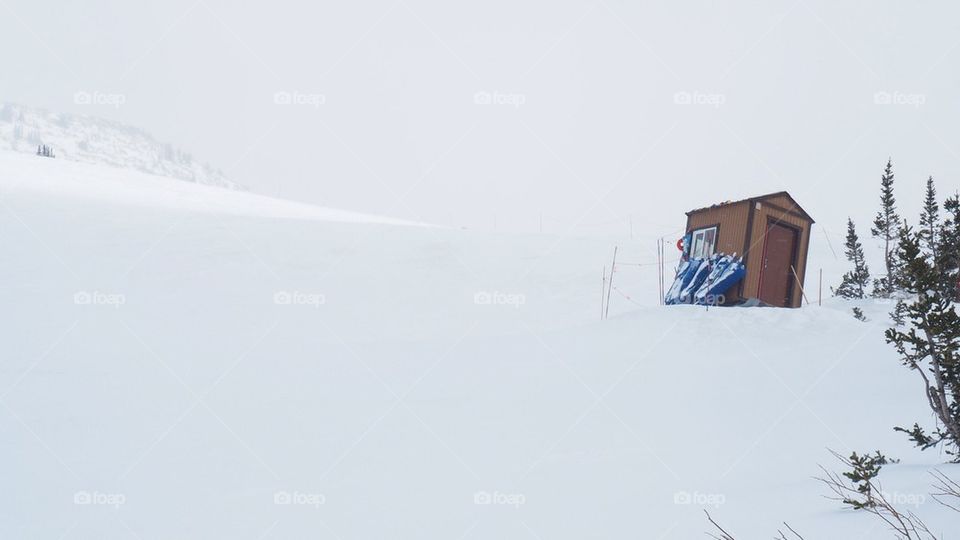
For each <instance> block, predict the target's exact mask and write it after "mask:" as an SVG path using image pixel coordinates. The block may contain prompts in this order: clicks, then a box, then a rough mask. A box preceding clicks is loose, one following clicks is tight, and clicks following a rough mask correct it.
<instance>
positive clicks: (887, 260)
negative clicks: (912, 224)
mask: <svg viewBox="0 0 960 540" xmlns="http://www.w3.org/2000/svg"><path fill="white" fill-rule="evenodd" d="M899 230H900V216H899V215H897V200H896V198H895V197H894V196H893V162H892V160H889V159H888V160H887V166H886V168H884V170H883V176H881V177H880V211H879V212H878V213H877V217H876V218H875V219H874V220H873V228H871V229H870V232H871V233H872V234H873V237H874V238H880V239H881V240H883V262H884V265H885V266H886V270H887V275H886V276H884V278H882V279H879V280H877V283H876V285H877V286H876V287H875V288H874V294H876V295H877V296H882V297H885V298H886V297H889V296H890V293H891V292H893V289H894V284H895V283H896V262H897V260H896V259H897V257H896V249H895V247H896V241H897V238H898V236H899Z"/></svg>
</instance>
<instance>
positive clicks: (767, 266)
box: [760, 223, 797, 307]
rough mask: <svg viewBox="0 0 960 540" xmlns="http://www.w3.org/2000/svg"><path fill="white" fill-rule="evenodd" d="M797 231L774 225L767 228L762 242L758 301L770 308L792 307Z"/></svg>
mask: <svg viewBox="0 0 960 540" xmlns="http://www.w3.org/2000/svg"><path fill="white" fill-rule="evenodd" d="M796 248H797V231H795V230H794V229H791V228H790V227H784V226H783V225H778V224H776V223H771V224H770V225H768V226H767V234H766V236H765V237H764V241H763V267H762V269H761V270H760V300H762V301H763V302H766V303H767V304H770V305H771V306H782V307H792V302H791V301H790V296H791V292H793V286H792V285H793V273H792V272H791V271H790V267H791V265H793V264H794V260H793V257H794V254H795V253H796Z"/></svg>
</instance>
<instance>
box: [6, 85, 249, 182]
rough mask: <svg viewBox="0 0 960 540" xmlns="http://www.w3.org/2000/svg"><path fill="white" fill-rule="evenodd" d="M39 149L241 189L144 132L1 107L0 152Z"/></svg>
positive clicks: (92, 120) (99, 121)
mask: <svg viewBox="0 0 960 540" xmlns="http://www.w3.org/2000/svg"><path fill="white" fill-rule="evenodd" d="M80 97H81V98H82V97H83V96H80ZM41 144H45V145H47V146H51V147H53V149H54V151H55V153H56V156H57V158H58V159H66V160H70V161H81V162H84V163H97V164H102V165H111V166H114V167H120V168H124V169H131V170H135V171H140V172H146V173H149V174H155V175H158V176H169V177H171V178H178V179H180V180H186V181H188V182H194V183H197V184H204V185H210V186H218V187H224V188H229V189H243V188H242V187H241V186H240V185H238V184H236V183H234V182H232V181H230V180H229V179H227V178H226V176H224V174H223V173H222V172H221V171H219V170H218V169H215V168H213V167H211V166H209V165H207V164H205V163H202V162H199V161H197V160H196V159H194V158H193V156H191V155H190V154H187V153H185V152H182V151H180V150H178V149H176V148H174V147H172V146H171V145H169V144H162V143H160V142H157V141H156V140H154V139H153V137H151V136H150V135H149V134H147V133H145V132H143V131H142V130H140V129H137V128H134V127H131V126H127V125H124V124H120V123H118V122H111V121H109V120H103V119H100V118H95V117H91V116H77V115H70V114H65V113H54V112H50V111H45V110H42V109H36V108H31V107H24V106H21V105H14V104H0V149H8V150H13V151H16V152H25V153H30V154H35V153H36V151H37V146H38V145H41Z"/></svg>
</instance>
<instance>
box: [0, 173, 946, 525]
mask: <svg viewBox="0 0 960 540" xmlns="http://www.w3.org/2000/svg"><path fill="white" fill-rule="evenodd" d="M29 158H30V157H29V156H20V155H10V154H8V155H0V253H2V254H3V255H2V256H3V264H2V265H0V302H2V305H3V310H2V319H0V328H3V344H4V354H3V361H2V364H0V462H2V463H4V464H6V469H5V475H4V479H5V486H6V489H4V490H0V537H2V538H50V539H56V538H71V539H84V538H90V539H94V538H96V539H104V538H144V539H153V538H197V539H201V538H202V539H211V538H250V539H256V538H304V537H309V538H331V539H336V538H340V539H362V538H370V539H382V538H416V539H433V538H437V539H439V538H446V539H448V538H464V539H479V538H506V539H533V538H542V539H553V538H558V539H560V538H570V539H578V540H579V539H582V538H651V539H655V538H662V539H689V538H701V537H703V532H704V531H705V530H707V529H708V527H707V523H706V520H705V519H704V515H703V510H704V509H707V510H709V511H710V512H711V514H712V515H713V516H714V517H715V518H717V519H718V520H720V521H721V522H722V523H723V524H724V525H725V526H726V527H727V528H728V529H730V530H732V531H734V532H736V533H737V534H738V537H739V538H743V539H748V538H770V537H771V536H772V535H773V534H774V531H775V530H776V528H777V527H778V526H781V525H780V523H781V521H783V520H786V521H789V522H790V524H791V525H792V526H793V527H794V528H795V529H797V530H798V531H800V532H802V533H803V534H804V536H805V538H807V539H841V538H843V539H847V538H869V539H874V538H890V537H891V535H889V534H888V533H887V532H886V531H884V528H883V527H882V526H879V525H878V524H877V522H876V520H875V519H873V518H871V517H870V516H868V515H865V514H863V513H855V512H852V511H846V510H842V509H841V508H840V505H839V504H838V503H836V502H833V501H829V500H826V499H824V498H823V497H822V495H824V494H825V489H824V488H823V487H821V486H820V485H819V484H818V483H817V482H816V481H814V480H812V479H811V476H813V475H814V474H817V473H818V469H817V464H818V463H822V464H824V465H827V466H829V467H833V465H834V463H832V458H831V457H830V456H829V454H828V453H827V451H826V448H827V447H831V448H834V449H836V450H838V451H841V452H849V451H850V450H858V451H864V450H867V451H869V450H874V449H881V450H883V451H884V452H885V453H887V454H888V455H891V456H894V457H898V458H901V459H902V462H901V463H900V464H897V465H891V466H888V467H886V468H885V469H884V472H883V475H882V479H883V481H884V486H885V489H887V490H889V491H890V492H892V493H895V494H897V495H898V496H902V497H901V498H902V500H903V501H904V504H906V505H909V504H912V503H913V502H919V504H918V505H917V507H916V508H914V507H910V506H908V508H911V509H914V510H916V511H917V512H918V513H919V514H921V515H922V516H924V517H926V518H927V519H928V521H929V522H930V523H931V524H935V525H936V526H937V528H938V531H939V532H942V533H943V536H944V538H947V539H951V538H957V531H958V530H960V524H958V520H957V518H956V514H951V513H950V512H948V511H946V510H945V509H943V508H941V507H939V506H938V505H937V504H936V503H934V502H933V501H932V500H931V499H930V498H929V496H928V495H927V494H928V493H929V489H928V484H929V482H930V478H929V477H927V475H926V471H927V470H929V469H930V468H931V467H932V466H934V465H937V464H939V463H940V462H942V461H943V456H937V455H935V454H921V453H918V452H917V451H915V450H913V449H911V448H909V446H908V444H907V443H906V441H904V439H903V437H901V436H899V435H898V434H896V433H894V432H893V431H892V430H891V427H892V426H893V425H897V424H906V423H912V422H913V421H915V420H923V419H925V418H927V416H928V415H927V413H926V411H925V410H924V405H923V403H922V399H920V398H919V396H918V394H917V389H918V385H917V384H916V381H915V380H913V379H912V376H911V374H909V373H907V372H905V371H904V370H903V368H901V367H900V366H899V365H898V362H897V360H896V357H895V355H894V354H893V352H892V351H891V350H890V348H889V347H888V346H887V345H886V344H884V342H883V337H882V330H883V326H884V312H885V311H886V310H888V309H889V306H883V305H877V304H870V303H867V304H864V308H865V311H866V312H867V315H868V317H870V318H871V322H869V323H861V322H859V321H856V320H855V319H853V318H852V317H851V316H850V315H849V313H848V306H847V305H844V304H841V303H834V302H833V301H831V302H828V305H826V306H824V307H822V308H821V307H816V306H811V307H805V308H803V309H799V310H778V309H761V308H755V309H711V310H709V311H707V310H704V309H703V308H694V307H690V306H677V307H663V308H662V307H659V306H656V305H655V295H654V291H656V286H655V282H656V275H657V274H656V269H655V267H654V266H652V265H647V263H649V262H650V261H651V259H653V257H654V255H653V251H652V249H649V248H648V246H652V245H653V243H652V242H651V241H650V239H647V238H638V239H636V240H635V241H633V242H630V241H627V240H624V239H614V238H581V237H567V238H565V237H557V236H548V235H542V236H540V235H538V236H509V235H488V234H478V233H472V232H466V231H459V230H451V229H443V228H436V227H396V226H393V225H390V224H388V223H384V222H383V220H380V222H379V223H377V222H374V220H370V219H354V220H351V221H353V223H339V222H337V221H330V220H327V219H323V216H324V215H327V214H325V212H326V211H323V210H314V211H313V212H316V213H315V214H314V216H313V217H314V218H315V219H286V217H304V215H305V214H307V213H309V212H308V211H307V210H297V211H290V212H289V214H286V212H287V210H286V209H290V208H293V207H291V206H286V203H276V204H278V205H281V204H282V205H283V209H284V210H282V211H281V209H278V207H271V208H273V210H271V211H269V212H268V211H263V210H262V209H263V208H264V206H262V205H261V204H267V203H264V202H263V201H262V200H260V199H257V201H259V202H257V203H254V202H250V203H249V204H247V203H238V202H237V201H238V200H239V199H236V198H235V197H239V196H246V197H250V196H247V195H244V194H234V193H231V192H228V191H224V190H209V189H204V188H202V187H201V186H192V185H188V184H182V183H176V182H169V181H162V180H160V179H156V178H152V177H146V176H140V175H137V176H136V177H131V178H128V179H126V180H124V179H123V178H119V177H116V178H114V177H111V174H112V173H109V172H108V171H110V169H105V168H101V167H94V166H82V165H78V164H67V163H62V162H58V161H57V160H46V159H42V158H33V159H29ZM118 174H119V173H118ZM125 174H126V173H125ZM126 185H138V186H146V187H148V189H146V190H144V191H138V190H135V191H130V192H124V191H122V189H123V186H126ZM176 188H183V189H182V191H176ZM167 189H170V190H171V191H170V193H168V194H166V195H164V194H163V192H164V190H167ZM136 193H146V194H147V195H143V196H142V197H140V198H139V199H137V198H134V195H135V194H136ZM243 200H245V201H252V200H253V199H243ZM158 201H166V202H163V203H158ZM271 204H273V203H271ZM224 208H231V209H232V210H231V211H229V212H227V211H222V209H224ZM211 209H213V211H211ZM328 217H329V216H328ZM680 225H682V223H681V224H680ZM614 242H617V243H619V244H620V245H621V250H622V251H621V254H622V255H621V256H622V259H621V260H622V261H624V263H625V266H624V269H623V270H622V271H621V273H619V274H618V277H617V280H618V282H617V283H618V285H619V288H620V289H621V290H622V291H624V293H625V294H627V295H629V296H631V299H632V302H631V301H628V300H627V299H626V298H623V297H618V296H615V297H614V300H613V304H612V307H611V318H610V320H607V321H603V322H601V321H598V320H597V319H598V310H599V301H598V296H599V293H600V268H601V267H602V265H603V264H605V263H606V262H607V259H608V257H609V254H610V248H611V246H612V244H613V243H614ZM815 245H816V244H815ZM626 263H633V264H634V266H633V267H630V268H628V266H627V265H626ZM641 264H643V265H646V266H641ZM811 264H814V263H811ZM832 277H833V276H828V280H829V279H832ZM633 302H636V303H633ZM638 304H639V305H638ZM939 467H940V468H941V470H943V471H945V472H947V473H948V474H950V475H952V476H954V477H960V468H958V467H957V466H942V465H941V466H939ZM909 496H923V497H924V499H923V500H922V502H921V501H920V499H917V498H916V497H915V498H910V497H909Z"/></svg>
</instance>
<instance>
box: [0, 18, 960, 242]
mask: <svg viewBox="0 0 960 540" xmlns="http://www.w3.org/2000/svg"><path fill="white" fill-rule="evenodd" d="M958 45H960V6H958V5H957V4H956V3H955V2H945V1H940V2H925V3H914V2H902V1H887V2H879V1H867V0H862V1H855V2H846V1H836V0H831V1H823V2H821V1H814V0H800V1H795V0H787V1H784V2H779V1H768V0H763V1H751V2H745V1H744V2H718V1H696V2H689V1H679V2H678V1H661V2H649V1H616V0H602V1H591V0H578V1H557V0H550V1H545V0H541V1H536V2H524V1H516V0H504V1H500V0H496V1H485V2H451V1H440V0H436V1H427V0H399V1H397V0H376V1H363V2H307V1H291V0H279V1H271V2H238V1H235V0H231V1H228V0H167V1H164V2H143V1H131V0H100V1H87V2H67V1H65V0H53V1H42V2H41V1H33V0H30V1H24V0H0V60H2V64H0V65H2V66H3V68H4V69H3V76H2V77H0V99H2V100H4V101H9V102H14V103H21V104H24V105H31V106H38V107H43V108H47V109H51V110H54V111H68V112H74V113H84V114H92V115H96V116H101V117H106V118H111V119H116V120H120V121H123V122H125V123H129V124H132V125H135V126H138V127H141V128H143V129H145V130H146V131H148V132H150V133H152V134H154V135H155V136H156V137H157V138H158V139H160V140H162V141H168V142H172V143H173V144H175V145H177V146H180V147H183V148H185V149H187V150H189V151H191V152H192V153H194V154H195V155H196V156H197V157H198V158H200V159H202V160H205V161H208V162H210V163H212V164H214V165H216V166H219V167H221V168H222V169H224V171H225V172H227V173H228V175H230V176H231V177H232V178H234V179H235V180H237V181H239V182H241V183H243V184H245V185H247V186H249V187H250V188H251V189H252V190H253V191H255V192H259V193H264V194H269V195H276V196H281V197H284V198H289V199H295V200H301V201H307V202H312V203H318V204H324V205H329V206H333V207H339V208H345V209H352V210H360V211H366V212H373V213H382V214H389V215H392V216H396V217H401V218H409V219H419V220H423V221H428V222H434V223H442V224H448V225H455V226H465V227H470V228H475V229H487V230H489V229H490V228H492V227H493V223H494V221H495V220H496V223H497V227H498V228H499V229H500V230H514V231H535V230H536V229H537V228H538V221H539V215H540V214H541V213H542V214H543V221H544V227H545V228H546V229H548V230H553V231H566V230H568V229H569V228H570V227H572V226H574V225H576V226H577V229H578V230H583V231H585V232H588V231H592V230H602V229H605V230H622V228H623V227H625V226H626V222H627V219H628V216H633V220H634V227H635V228H637V229H641V230H643V229H644V228H647V229H648V230H654V229H656V230H658V231H662V232H668V231H670V230H672V229H676V228H680V227H682V226H683V223H684V216H683V212H684V211H685V210H688V209H690V208H693V207H697V206H702V205H706V204H709V203H712V202H717V201H721V200H725V199H732V198H739V197H744V196H749V195H753V194H760V193H766V192H771V191H779V190H782V189H786V190H789V191H790V192H791V193H793V194H794V196H795V197H796V198H797V199H798V200H799V201H800V203H801V204H803V205H804V206H805V207H806V208H807V210H808V211H809V212H810V213H811V214H813V215H814V217H815V218H817V219H818V222H819V223H820V224H821V225H824V226H826V227H828V228H830V227H832V228H834V229H842V227H843V221H842V220H843V219H844V218H845V217H846V216H847V214H848V213H852V214H854V216H853V217H854V218H856V219H859V220H861V221H862V222H864V223H862V227H863V228H866V225H867V224H866V223H865V221H866V220H867V219H869V218H870V216H869V212H868V211H869V210H871V209H872V208H873V206H874V205H873V201H874V200H875V199H876V184H877V182H878V179H879V176H880V173H881V171H882V167H883V164H884V162H885V160H886V159H887V157H888V156H892V157H893V159H894V163H895V166H896V171H897V177H898V180H899V181H900V188H901V193H900V198H901V200H902V201H903V204H904V205H905V206H906V207H907V208H908V209H912V208H914V207H916V205H917V203H918V201H919V199H920V190H921V186H922V182H923V180H925V178H926V176H927V175H931V174H932V175H934V176H935V177H936V178H937V179H938V180H939V183H940V188H941V192H948V191H949V192H953V191H955V190H956V189H957V187H958V181H957V179H958V178H960V129H958V126H960V122H958V118H960V116H958V114H957V113H958V110H960V85H958V82H960V81H958V78H960V69H958V66H960V46H958ZM78 91H89V92H101V93H115V94H123V95H124V97H125V103H124V104H123V105H122V106H121V107H119V108H112V107H109V106H96V105H87V106H83V105H77V104H75V103H74V102H73V95H74V93H75V92H78ZM278 91H287V92H291V93H296V94H300V95H302V99H303V100H305V101H308V102H309V101H310V100H311V99H314V98H312V97H311V96H313V95H322V96H323V97H322V100H323V103H322V104H320V105H319V106H313V105H311V104H310V103H305V104H300V105H297V104H293V105H278V104H276V103H275V93H276V92H278ZM683 92H686V93H687V94H682V93H683ZM878 92H886V93H888V94H886V95H888V97H890V101H892V103H890V104H883V103H880V104H878V103H876V94H877V93H878ZM478 93H480V94H479V99H480V100H481V101H482V100H483V99H485V97H486V96H490V98H491V100H493V101H502V102H504V103H492V104H489V105H483V104H477V103H476V101H477V96H478ZM678 93H681V94H680V99H681V101H682V100H683V98H684V97H686V96H689V97H690V98H691V101H693V102H694V103H691V104H688V105H687V104H678V103H676V100H677V95H678ZM882 99H883V98H882V97H881V101H882ZM517 105H519V106H517ZM863 198H868V199H869V201H868V202H867V201H862V199H863ZM857 199H861V201H860V202H857Z"/></svg>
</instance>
